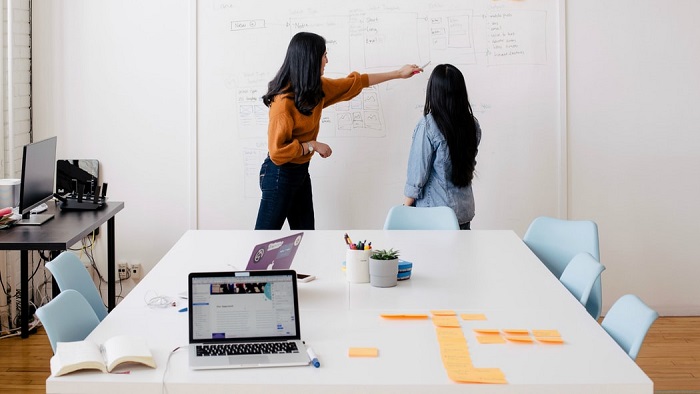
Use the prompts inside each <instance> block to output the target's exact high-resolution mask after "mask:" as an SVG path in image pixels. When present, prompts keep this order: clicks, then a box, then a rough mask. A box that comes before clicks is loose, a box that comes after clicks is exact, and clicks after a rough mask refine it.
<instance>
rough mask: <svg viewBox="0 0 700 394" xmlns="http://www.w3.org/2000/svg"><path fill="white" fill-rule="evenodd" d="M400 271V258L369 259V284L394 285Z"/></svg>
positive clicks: (375, 285)
mask: <svg viewBox="0 0 700 394" xmlns="http://www.w3.org/2000/svg"><path fill="white" fill-rule="evenodd" d="M398 273H399V259H393V260H375V259H373V258H371V257H370V259H369V284H371V285H372V286H374V287H394V286H396V281H397V279H396V277H397V275H398Z"/></svg>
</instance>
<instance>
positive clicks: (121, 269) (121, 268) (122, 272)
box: [117, 263, 129, 279]
mask: <svg viewBox="0 0 700 394" xmlns="http://www.w3.org/2000/svg"><path fill="white" fill-rule="evenodd" d="M117 273H119V279H126V278H128V277H129V267H128V265H127V264H126V263H119V265H118V266H117Z"/></svg>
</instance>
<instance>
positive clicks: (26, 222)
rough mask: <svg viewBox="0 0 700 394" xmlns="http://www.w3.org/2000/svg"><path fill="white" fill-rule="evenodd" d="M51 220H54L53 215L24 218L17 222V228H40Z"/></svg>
mask: <svg viewBox="0 0 700 394" xmlns="http://www.w3.org/2000/svg"><path fill="white" fill-rule="evenodd" d="M51 219H53V213H35V214H31V215H29V217H27V218H25V217H22V219H20V220H18V221H17V222H15V226H40V225H42V224H44V223H45V222H47V221H49V220H51Z"/></svg>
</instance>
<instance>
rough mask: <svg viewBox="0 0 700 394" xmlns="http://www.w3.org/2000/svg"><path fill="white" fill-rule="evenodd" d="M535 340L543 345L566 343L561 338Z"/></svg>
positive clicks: (539, 338) (538, 338)
mask: <svg viewBox="0 0 700 394" xmlns="http://www.w3.org/2000/svg"><path fill="white" fill-rule="evenodd" d="M535 339H537V340H538V341H540V342H543V343H557V344H559V343H564V340H563V339H561V337H535Z"/></svg>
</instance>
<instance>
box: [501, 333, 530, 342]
mask: <svg viewBox="0 0 700 394" xmlns="http://www.w3.org/2000/svg"><path fill="white" fill-rule="evenodd" d="M506 339H507V340H509V341H511V342H519V343H532V337H530V336H529V335H506Z"/></svg>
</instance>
